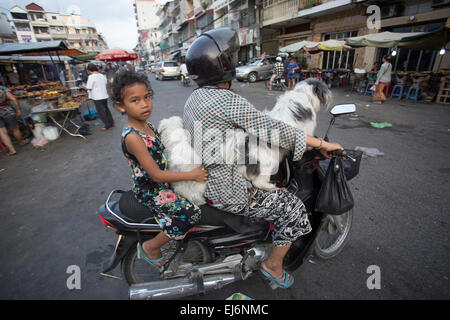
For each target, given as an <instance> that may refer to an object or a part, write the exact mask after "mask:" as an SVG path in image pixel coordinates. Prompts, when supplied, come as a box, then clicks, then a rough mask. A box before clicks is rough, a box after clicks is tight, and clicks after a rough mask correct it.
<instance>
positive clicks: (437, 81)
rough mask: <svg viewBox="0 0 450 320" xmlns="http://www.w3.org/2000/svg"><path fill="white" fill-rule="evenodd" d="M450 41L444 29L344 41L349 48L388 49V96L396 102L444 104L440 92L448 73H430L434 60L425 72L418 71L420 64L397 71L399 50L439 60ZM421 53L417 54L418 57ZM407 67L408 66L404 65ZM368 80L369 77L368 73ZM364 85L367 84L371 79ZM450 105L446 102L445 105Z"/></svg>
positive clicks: (373, 35)
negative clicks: (435, 54) (430, 53)
mask: <svg viewBox="0 0 450 320" xmlns="http://www.w3.org/2000/svg"><path fill="white" fill-rule="evenodd" d="M449 40H450V32H449V31H448V28H446V27H443V28H439V29H438V30H434V31H432V32H407V33H399V32H389V31H385V32H379V33H374V34H367V35H364V36H358V37H352V38H347V39H346V40H345V42H346V44H347V45H350V46H352V47H376V48H387V49H389V51H388V52H389V54H390V55H391V56H394V59H393V61H391V63H392V65H393V72H392V82H391V85H390V86H389V88H390V92H389V94H390V96H391V97H398V99H402V98H405V99H412V100H418V99H424V100H426V101H434V100H435V99H436V98H437V99H436V101H437V102H440V103H446V101H448V100H447V99H442V98H441V97H442V96H443V94H445V93H442V92H441V91H442V90H441V91H439V88H445V87H446V82H448V80H449V77H450V73H449V72H448V70H439V66H438V70H437V71H434V72H433V71H431V69H432V65H431V63H432V62H433V59H430V65H429V66H428V67H427V68H428V70H427V71H421V72H420V71H419V67H420V66H419V63H418V64H417V66H416V67H415V70H406V68H405V69H404V70H398V68H397V67H398V63H399V51H400V50H402V48H407V49H414V50H422V49H426V50H439V56H440V57H439V56H438V57H436V58H438V59H439V58H440V59H441V60H442V55H444V54H445V52H446V47H447V46H448V43H449ZM422 54H423V51H420V55H422ZM419 61H420V59H419ZM406 65H407V63H406ZM368 76H369V77H370V76H371V73H370V72H369V73H368ZM369 77H368V79H367V81H368V83H370V80H371V79H370V78H369ZM447 103H449V102H447Z"/></svg>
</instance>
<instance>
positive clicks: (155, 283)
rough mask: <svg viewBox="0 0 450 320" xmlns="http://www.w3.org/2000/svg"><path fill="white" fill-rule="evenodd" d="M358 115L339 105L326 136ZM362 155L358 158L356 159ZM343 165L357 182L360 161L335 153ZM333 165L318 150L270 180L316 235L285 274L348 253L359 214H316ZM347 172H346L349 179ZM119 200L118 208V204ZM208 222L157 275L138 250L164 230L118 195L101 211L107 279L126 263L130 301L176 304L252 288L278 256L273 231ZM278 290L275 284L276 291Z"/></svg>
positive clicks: (238, 222)
mask: <svg viewBox="0 0 450 320" xmlns="http://www.w3.org/2000/svg"><path fill="white" fill-rule="evenodd" d="M355 111H356V106H355V105H354V104H348V105H336V106H334V107H333V108H332V110H331V111H330V113H331V115H332V118H331V121H330V124H329V127H328V130H327V133H326V135H325V138H324V139H325V140H327V141H328V133H329V131H330V128H331V126H332V125H333V124H334V121H335V119H336V117H338V116H340V115H343V114H350V113H354V112H355ZM356 152H358V151H356ZM333 156H338V157H342V159H343V160H345V162H344V164H345V170H346V175H347V172H351V176H347V179H349V178H350V179H351V178H353V177H354V176H356V175H357V174H358V171H359V163H360V160H361V156H362V153H352V151H351V150H348V151H344V152H342V151H338V152H334V154H333ZM328 163H329V160H328V159H326V158H324V157H323V156H322V155H321V154H320V152H318V151H316V150H307V151H306V152H305V153H304V156H303V157H302V159H301V160H299V161H296V162H294V161H292V160H291V159H288V158H286V159H285V160H284V161H282V162H281V164H280V170H278V173H277V174H276V175H274V176H272V179H273V180H274V181H277V185H278V186H279V187H284V188H286V189H287V190H289V191H290V192H292V193H294V194H296V195H297V196H298V197H299V198H300V199H301V200H302V201H303V203H304V204H305V206H306V208H307V211H308V215H309V220H310V223H311V226H312V231H311V232H310V233H308V234H306V235H304V236H302V237H300V238H298V239H297V240H296V241H295V242H294V243H293V244H292V246H291V248H290V249H289V251H288V253H287V254H286V256H285V258H284V261H283V267H284V269H285V270H287V271H294V270H296V269H298V268H299V267H300V266H301V265H302V263H303V261H304V260H305V259H307V258H308V257H309V256H310V255H311V254H312V253H314V255H315V256H316V257H318V258H321V259H325V260H328V259H331V258H333V257H335V256H337V255H338V254H339V253H340V252H341V251H342V250H343V248H344V247H345V244H346V243H347V241H348V239H349V234H350V231H351V228H352V223H353V209H352V210H350V211H348V212H345V213H343V214H341V215H328V214H324V213H322V212H317V211H316V210H315V200H316V197H317V195H318V193H319V190H320V186H321V183H322V181H323V178H324V175H325V172H326V168H327V166H328ZM347 170H348V171H347ZM115 197H118V199H116V200H113V198H115ZM201 210H202V219H201V221H200V223H199V224H198V225H197V226H195V227H193V228H192V229H191V230H190V231H189V232H188V234H187V235H186V237H185V238H184V239H183V240H179V241H171V242H169V243H168V244H166V245H164V246H163V247H162V253H163V255H164V256H165V257H166V261H167V262H166V263H165V264H164V265H163V266H162V267H160V268H158V267H156V266H152V265H150V264H148V263H147V262H145V261H144V260H141V259H138V257H137V248H136V247H137V243H138V242H139V243H141V244H142V243H143V242H144V241H146V240H148V239H151V238H152V237H154V236H156V235H157V234H158V233H159V232H160V231H161V230H160V228H159V225H158V223H157V222H156V221H155V219H154V217H153V216H149V210H148V208H146V207H144V206H143V205H141V204H140V203H139V202H137V200H136V199H135V197H134V195H133V193H132V191H122V190H113V191H112V192H111V193H110V194H109V196H108V198H107V200H106V202H105V204H103V205H102V206H101V207H100V208H99V211H98V214H99V215H100V218H101V220H102V222H103V224H104V226H105V227H106V228H109V229H111V230H112V231H113V232H115V233H116V234H118V236H119V238H118V240H117V243H116V246H115V248H114V252H113V255H112V256H111V258H110V261H109V263H108V264H107V265H106V267H105V269H104V270H103V272H102V275H105V276H110V277H113V278H116V277H115V276H112V275H109V274H108V272H110V271H111V270H113V269H114V268H115V267H116V266H117V265H118V264H119V263H121V267H122V274H123V276H124V277H125V280H126V281H127V283H128V284H129V285H130V288H129V298H130V299H132V300H141V299H175V298H182V297H186V296H191V295H196V294H200V293H204V292H207V291H210V290H215V289H220V288H222V287H223V286H225V285H227V284H230V283H233V282H236V281H239V280H246V279H248V278H249V277H250V276H251V275H252V274H254V273H256V272H257V271H258V270H259V269H260V264H261V262H262V261H264V260H265V259H266V258H267V257H268V255H269V253H270V250H271V248H272V244H271V232H272V230H273V225H271V224H270V223H268V222H266V221H249V220H248V218H247V217H243V216H237V215H233V214H229V213H226V212H224V211H220V210H218V209H217V208H214V207H213V206H209V205H207V204H206V205H203V206H201ZM270 285H271V287H272V289H276V286H275V285H274V284H272V283H271V284H270Z"/></svg>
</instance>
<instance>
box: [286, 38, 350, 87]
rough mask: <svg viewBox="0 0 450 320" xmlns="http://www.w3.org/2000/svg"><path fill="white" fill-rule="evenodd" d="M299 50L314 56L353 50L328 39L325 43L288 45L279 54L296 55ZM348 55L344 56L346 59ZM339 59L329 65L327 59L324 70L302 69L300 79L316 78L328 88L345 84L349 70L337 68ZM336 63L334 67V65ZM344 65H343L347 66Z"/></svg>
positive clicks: (343, 42)
mask: <svg viewBox="0 0 450 320" xmlns="http://www.w3.org/2000/svg"><path fill="white" fill-rule="evenodd" d="M300 50H303V51H305V52H308V53H310V54H316V53H319V52H322V51H327V52H328V51H329V52H333V51H334V52H336V51H350V50H353V48H352V47H351V46H349V45H347V44H346V43H345V41H341V40H335V39H329V40H326V41H321V42H314V41H305V40H304V41H300V42H297V43H293V44H290V45H288V46H286V47H283V48H280V51H281V52H286V53H291V54H293V53H296V52H298V51H300ZM348 57H349V55H347V56H346V58H347V59H348ZM341 59H342V55H340V56H339V59H338V61H336V59H334V58H333V59H332V60H331V61H332V62H331V63H329V61H328V59H327V64H326V67H325V68H324V69H318V68H311V69H303V70H301V72H302V77H303V78H310V77H313V78H318V79H321V80H323V81H324V82H326V83H327V84H328V86H329V87H331V86H337V87H339V86H341V85H346V84H347V79H348V77H349V73H350V70H349V69H343V68H339V66H341ZM335 62H336V65H335ZM347 64H348V63H346V64H345V65H347Z"/></svg>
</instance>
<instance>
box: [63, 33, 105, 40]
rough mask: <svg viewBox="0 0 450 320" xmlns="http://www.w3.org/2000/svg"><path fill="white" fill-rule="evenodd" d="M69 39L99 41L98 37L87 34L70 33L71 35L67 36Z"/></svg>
mask: <svg viewBox="0 0 450 320" xmlns="http://www.w3.org/2000/svg"><path fill="white" fill-rule="evenodd" d="M67 39H69V40H99V38H98V36H97V35H95V34H86V33H69V34H67Z"/></svg>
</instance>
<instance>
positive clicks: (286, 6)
mask: <svg viewBox="0 0 450 320" xmlns="http://www.w3.org/2000/svg"><path fill="white" fill-rule="evenodd" d="M303 2H306V0H286V1H280V2H276V3H275V2H274V1H265V2H264V9H263V27H264V26H268V25H271V24H275V23H280V22H283V21H286V20H291V19H294V18H296V17H297V15H298V11H299V8H300V4H302V3H303Z"/></svg>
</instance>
